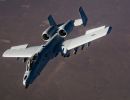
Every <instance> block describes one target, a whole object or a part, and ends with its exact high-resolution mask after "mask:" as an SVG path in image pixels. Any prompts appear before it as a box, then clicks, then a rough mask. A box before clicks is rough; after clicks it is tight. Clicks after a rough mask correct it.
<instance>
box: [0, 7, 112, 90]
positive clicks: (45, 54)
mask: <svg viewBox="0 0 130 100" xmlns="http://www.w3.org/2000/svg"><path fill="white" fill-rule="evenodd" d="M79 14H80V18H79V19H76V20H68V21H67V22H65V23H62V24H57V23H56V22H55V20H54V18H53V17H52V15H49V16H48V21H49V24H50V26H49V27H48V28H47V29H46V30H45V31H44V32H43V33H42V39H43V40H44V41H46V42H45V43H44V44H42V45H40V46H32V47H29V46H28V44H24V45H19V46H12V47H11V48H10V49H8V50H6V51H5V52H4V53H3V55H2V56H3V57H15V58H17V59H22V60H23V61H24V62H25V63H26V70H25V74H24V76H23V85H24V86H25V88H28V86H29V85H30V84H32V83H33V81H34V80H35V79H36V78H37V76H38V75H40V73H41V71H42V70H43V69H44V68H45V66H46V64H47V63H48V62H49V60H51V59H53V58H54V57H56V56H57V55H58V54H61V55H62V56H63V57H69V56H70V51H71V50H73V53H74V54H76V53H77V50H78V49H79V48H80V49H83V48H84V47H85V46H86V47H88V46H89V45H90V43H91V41H93V40H95V39H98V38H100V37H103V36H105V35H107V34H109V33H110V31H111V29H112V27H110V26H107V27H106V26H100V27H97V28H94V29H90V30H87V31H86V32H85V34H83V35H81V36H79V37H76V38H72V39H68V40H67V39H66V36H67V35H70V33H71V32H72V30H73V28H74V27H77V26H81V25H83V26H86V24H87V21H88V17H87V16H86V14H85V12H84V10H83V8H82V7H80V8H79Z"/></svg>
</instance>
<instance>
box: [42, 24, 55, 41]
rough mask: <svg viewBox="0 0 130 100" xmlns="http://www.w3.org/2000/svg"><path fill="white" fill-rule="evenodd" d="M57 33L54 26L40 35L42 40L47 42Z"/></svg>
mask: <svg viewBox="0 0 130 100" xmlns="http://www.w3.org/2000/svg"><path fill="white" fill-rule="evenodd" d="M56 31H57V27H56V26H50V27H49V28H47V29H46V30H45V31H44V32H43V33H42V39H43V40H44V41H48V40H49V39H50V38H51V37H52V36H53V35H54V34H55V33H56Z"/></svg>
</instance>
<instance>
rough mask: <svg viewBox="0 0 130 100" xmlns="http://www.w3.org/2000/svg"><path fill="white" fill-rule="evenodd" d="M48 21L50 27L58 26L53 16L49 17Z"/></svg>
mask: <svg viewBox="0 0 130 100" xmlns="http://www.w3.org/2000/svg"><path fill="white" fill-rule="evenodd" d="M48 21H49V24H50V26H56V25H57V24H56V22H55V20H54V18H53V17H52V15H49V16H48Z"/></svg>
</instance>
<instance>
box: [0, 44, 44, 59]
mask: <svg viewBox="0 0 130 100" xmlns="http://www.w3.org/2000/svg"><path fill="white" fill-rule="evenodd" d="M41 49H42V46H33V47H27V44H25V45H20V46H13V47H11V48H10V49H8V50H6V51H5V52H4V53H3V55H2V56H3V57H18V58H26V57H32V56H33V55H35V54H36V53H38V52H39V51H40V50H41Z"/></svg>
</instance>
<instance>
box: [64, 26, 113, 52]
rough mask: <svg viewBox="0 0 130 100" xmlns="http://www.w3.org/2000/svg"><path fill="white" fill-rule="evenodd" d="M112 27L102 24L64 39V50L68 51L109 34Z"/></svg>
mask: <svg viewBox="0 0 130 100" xmlns="http://www.w3.org/2000/svg"><path fill="white" fill-rule="evenodd" d="M111 29H112V28H111V27H105V26H101V27H98V28H94V29H91V30H88V31H86V33H85V34H84V35H82V36H79V37H77V38H74V39H69V40H66V41H64V42H63V44H62V48H64V50H66V51H68V50H71V49H74V48H77V47H79V46H81V45H84V44H87V43H89V42H91V41H93V40H95V39H98V38H100V37H103V36H105V35H107V34H108V33H110V31H111Z"/></svg>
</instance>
